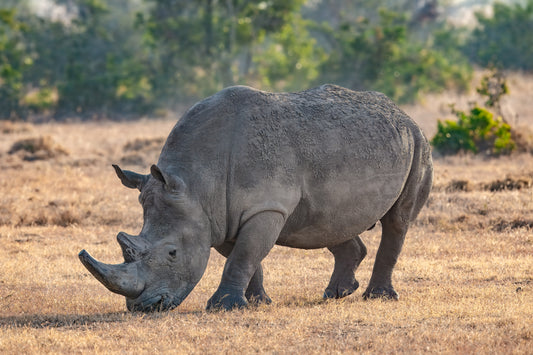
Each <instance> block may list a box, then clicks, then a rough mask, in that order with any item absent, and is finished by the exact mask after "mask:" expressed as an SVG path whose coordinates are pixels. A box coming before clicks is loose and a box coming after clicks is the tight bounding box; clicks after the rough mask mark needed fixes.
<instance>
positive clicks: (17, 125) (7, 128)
mask: <svg viewBox="0 0 533 355" xmlns="http://www.w3.org/2000/svg"><path fill="white" fill-rule="evenodd" d="M32 131H33V126H32V125H31V124H29V123H23V122H13V121H4V120H2V121H0V133H3V134H14V133H27V132H32Z"/></svg>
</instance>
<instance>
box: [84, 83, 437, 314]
mask: <svg viewBox="0 0 533 355" xmlns="http://www.w3.org/2000/svg"><path fill="white" fill-rule="evenodd" d="M114 168H115V170H116V174H117V175H118V177H119V178H120V180H121V181H122V184H123V185H125V186H126V187H129V188H134V189H138V190H139V191H140V195H139V201H140V204H141V205H142V208H143V212H144V213H143V218H144V222H143V226H142V230H141V232H140V234H139V235H138V236H132V235H129V234H126V233H123V232H120V233H118V235H117V239H118V243H119V244H120V246H121V248H122V254H123V256H124V260H125V261H124V263H122V264H115V265H110V264H105V263H102V262H99V261H97V260H95V259H93V258H92V257H91V256H90V255H89V254H88V253H87V252H86V251H85V250H82V251H81V252H80V253H79V258H80V260H81V262H82V263H83V265H85V267H86V268H87V269H88V270H89V271H90V272H91V273H92V274H93V275H94V276H95V277H96V279H98V280H99V281H100V282H101V283H102V284H103V285H104V286H105V287H107V288H108V289H109V290H110V291H112V292H115V293H118V294H120V295H123V296H125V297H126V305H127V308H128V310H130V311H145V312H148V311H160V310H169V309H172V308H174V307H177V306H178V305H179V304H180V303H181V302H182V301H183V300H184V299H185V298H186V297H187V295H188V294H189V293H190V292H191V291H192V289H193V288H194V287H195V285H196V284H197V283H198V281H199V280H200V278H201V277H202V275H203V273H204V271H205V269H206V265H207V262H208V259H209V255H210V250H211V248H215V249H216V250H217V251H218V252H220V253H221V254H222V255H223V256H225V257H226V258H227V259H226V263H225V266H224V271H223V275H222V279H221V281H220V285H219V286H218V289H217V290H216V292H215V293H214V294H213V296H212V297H211V298H210V299H209V301H208V303H207V309H208V310H216V309H226V310H230V309H233V308H236V307H238V308H241V307H245V306H247V305H248V304H250V303H267V304H268V303H271V299H270V298H269V296H268V295H267V293H266V292H265V290H264V288H263V270H262V267H261V261H262V260H263V258H265V256H266V255H267V254H268V253H269V251H270V250H271V249H272V248H273V247H274V245H275V244H277V245H282V246H288V247H293V248H302V249H315V248H328V249H329V250H330V251H331V253H332V254H333V256H334V260H335V263H334V268H333V273H332V275H331V280H330V282H329V285H328V286H327V287H326V289H325V292H324V296H323V297H324V298H341V297H345V296H347V295H349V294H351V293H353V292H354V291H355V290H356V289H357V288H358V286H359V283H358V282H357V280H356V279H355V277H354V272H355V270H356V268H357V267H358V266H359V264H360V263H361V261H362V260H363V258H364V257H365V255H366V253H367V250H366V247H365V245H364V244H363V242H362V240H361V238H360V237H359V235H360V234H361V233H363V232H365V231H366V230H368V229H369V228H371V227H373V226H374V225H375V224H376V223H377V222H378V221H380V222H381V227H382V235H381V243H380V245H379V249H378V251H377V255H376V260H375V264H374V269H373V272H372V276H371V278H370V281H369V285H368V287H367V288H366V291H365V292H364V293H363V297H364V298H365V299H368V298H378V297H379V298H387V299H398V294H397V293H396V291H395V290H394V288H393V286H392V283H391V275H392V271H393V268H394V266H395V264H396V261H397V258H398V255H399V253H400V250H401V248H402V245H403V242H404V238H405V234H406V232H407V229H408V227H409V225H410V223H411V222H412V221H413V220H414V219H415V217H416V216H417V215H418V213H419V212H420V210H421V208H422V207H423V205H424V204H425V201H426V200H427V198H428V195H429V192H430V189H431V184H432V176H433V166H432V160H431V149H430V146H429V144H428V141H427V139H426V138H425V136H424V134H423V133H422V131H421V129H420V128H419V127H418V126H417V124H416V123H415V122H414V121H413V120H412V119H411V118H409V117H408V116H407V114H405V113H404V112H403V111H402V110H401V109H399V108H398V107H397V106H396V105H395V104H394V103H393V102H392V101H391V100H390V99H389V98H387V97H386V96H385V95H383V94H381V93H377V92H355V91H351V90H349V89H345V88H342V87H339V86H335V85H323V86H320V87H318V88H314V89H310V90H307V91H303V92H298V93H269V92H264V91H260V90H256V89H253V88H250V87H245V86H234V87H229V88H226V89H224V90H222V91H220V92H218V93H217V94H215V95H213V96H211V97H208V98H206V99H204V100H202V101H200V102H198V103H197V104H195V105H194V106H193V107H191V108H190V109H189V110H188V111H187V112H186V113H185V114H184V116H183V117H182V118H181V119H180V120H179V121H178V122H177V124H176V125H175V127H174V128H173V129H172V131H171V132H170V135H169V136H168V138H167V140H166V142H165V144H164V147H163V149H162V151H161V154H160V157H159V160H158V163H157V165H152V166H151V168H150V174H147V175H143V174H138V173H134V172H132V171H127V170H122V169H121V168H119V167H118V166H116V165H114Z"/></svg>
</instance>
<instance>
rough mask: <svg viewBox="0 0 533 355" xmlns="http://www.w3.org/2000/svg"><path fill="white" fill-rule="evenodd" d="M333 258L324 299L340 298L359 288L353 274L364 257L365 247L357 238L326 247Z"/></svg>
mask: <svg viewBox="0 0 533 355" xmlns="http://www.w3.org/2000/svg"><path fill="white" fill-rule="evenodd" d="M328 249H329V251H331V252H332V253H333V256H334V257H335V266H334V268H333V274H332V275H331V279H330V281H329V285H328V287H327V288H326V290H325V291H324V296H323V297H324V298H326V299H327V298H342V297H346V296H348V295H351V294H352V293H353V292H354V291H355V290H357V288H358V287H359V282H357V280H356V279H355V276H354V272H355V270H356V269H357V267H358V266H359V264H361V261H363V259H364V258H365V256H366V247H365V245H364V244H363V241H362V240H361V238H359V236H357V237H355V238H353V239H350V240H348V241H346V242H344V243H341V244H339V245H335V246H333V247H328Z"/></svg>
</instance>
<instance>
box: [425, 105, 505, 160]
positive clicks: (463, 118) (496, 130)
mask: <svg viewBox="0 0 533 355" xmlns="http://www.w3.org/2000/svg"><path fill="white" fill-rule="evenodd" d="M452 111H453V112H454V113H455V115H456V116H457V121H452V120H446V121H444V122H443V121H441V120H439V121H438V123H437V134H436V135H435V136H434V137H433V139H432V140H431V144H432V145H433V146H434V147H435V149H436V150H437V151H439V152H440V153H442V154H456V153H458V152H461V151H462V152H472V153H481V152H484V153H488V154H490V155H500V154H508V153H510V152H511V151H512V150H513V149H514V148H515V143H514V141H513V139H512V138H511V126H510V125H509V124H507V123H505V122H503V120H502V119H501V118H500V117H497V118H494V115H493V114H492V113H491V112H490V111H488V110H487V109H484V108H481V107H478V106H476V107H474V108H472V109H471V110H470V112H468V113H466V112H464V111H456V110H455V109H453V110H452Z"/></svg>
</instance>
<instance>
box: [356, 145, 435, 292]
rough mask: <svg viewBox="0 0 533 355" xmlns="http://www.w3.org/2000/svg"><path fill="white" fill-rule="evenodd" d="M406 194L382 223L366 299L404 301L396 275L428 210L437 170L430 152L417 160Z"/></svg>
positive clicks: (421, 155)
mask: <svg viewBox="0 0 533 355" xmlns="http://www.w3.org/2000/svg"><path fill="white" fill-rule="evenodd" d="M415 162H417V163H413V167H412V170H411V173H410V175H409V177H408V179H407V182H406V184H405V187H404V190H403V191H402V193H401V194H400V197H399V198H398V200H397V201H396V203H395V204H394V205H393V206H392V208H391V209H390V210H389V211H388V212H387V213H386V214H385V216H383V218H382V219H381V225H382V234H381V242H380V244H379V248H378V252H377V254H376V261H375V263H374V269H373V271H372V276H371V278H370V282H369V284H368V287H367V289H366V291H365V292H364V293H363V298H364V299H371V298H381V299H390V300H398V299H399V298H400V297H399V295H398V293H397V292H396V291H395V290H394V288H393V287H392V281H391V279H392V271H393V269H394V266H395V265H396V262H397V260H398V256H399V255H400V251H401V250H402V246H403V242H404V240H405V235H406V233H407V230H408V228H409V225H410V223H411V222H412V221H413V220H414V219H415V218H416V217H417V215H418V213H419V212H420V210H421V209H422V207H423V206H424V204H425V203H426V201H427V198H428V196H429V192H430V190H431V185H432V180H433V166H432V163H431V158H430V152H429V150H428V151H425V152H423V153H422V154H419V155H418V157H416V159H415Z"/></svg>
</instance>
